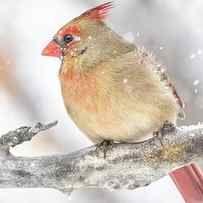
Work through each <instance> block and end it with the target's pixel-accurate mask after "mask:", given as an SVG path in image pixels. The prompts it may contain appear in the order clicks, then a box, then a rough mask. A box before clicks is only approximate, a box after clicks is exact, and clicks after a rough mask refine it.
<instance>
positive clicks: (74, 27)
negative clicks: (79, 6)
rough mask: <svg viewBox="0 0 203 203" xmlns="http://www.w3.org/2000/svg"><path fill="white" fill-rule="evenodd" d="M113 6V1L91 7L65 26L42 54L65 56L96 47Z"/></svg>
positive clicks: (76, 54) (75, 54) (81, 52)
mask: <svg viewBox="0 0 203 203" xmlns="http://www.w3.org/2000/svg"><path fill="white" fill-rule="evenodd" d="M111 8H112V2H108V3H105V4H102V5H99V6H97V7H95V8H93V9H90V10H88V11H86V12H85V13H83V14H82V15H80V16H79V17H77V18H75V19H73V20H72V21H70V22H69V23H67V24H66V25H65V26H63V27H62V28H61V29H60V30H59V31H58V32H57V33H56V34H55V35H54V37H53V40H52V41H51V42H49V44H48V45H47V46H46V47H45V48H44V49H43V51H42V55H45V56H53V57H63V56H66V55H69V56H72V57H74V56H78V55H79V54H83V53H84V52H85V51H86V50H87V49H88V48H89V47H94V45H95V43H96V42H95V40H94V39H95V38H96V36H97V35H99V34H100V33H99V32H100V31H101V30H102V27H103V26H104V23H103V20H104V19H105V17H106V15H107V14H108V12H109V10H110V9H111Z"/></svg>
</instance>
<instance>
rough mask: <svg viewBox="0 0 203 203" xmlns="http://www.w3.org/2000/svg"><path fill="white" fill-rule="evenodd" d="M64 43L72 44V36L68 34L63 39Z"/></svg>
mask: <svg viewBox="0 0 203 203" xmlns="http://www.w3.org/2000/svg"><path fill="white" fill-rule="evenodd" d="M63 40H64V42H66V43H70V42H71V41H73V36H72V35H71V34H67V35H65V36H64V37H63Z"/></svg>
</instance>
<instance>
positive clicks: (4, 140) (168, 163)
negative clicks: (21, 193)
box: [0, 123, 203, 193]
mask: <svg viewBox="0 0 203 203" xmlns="http://www.w3.org/2000/svg"><path fill="white" fill-rule="evenodd" d="M55 124H56V123H51V124H48V125H42V124H40V125H38V124H37V125H36V126H35V127H34V128H30V127H23V128H19V129H17V130H15V131H12V132H9V133H7V134H6V135H3V136H2V137H1V138H0V143H1V145H2V146H16V145H17V144H20V143H22V142H24V141H27V140H30V139H31V138H32V137H33V136H34V135H35V134H37V133H38V132H40V131H42V130H46V129H48V128H50V127H52V126H54V125H55ZM202 132H203V125H202V124H198V125H194V126H185V127H179V128H176V130H175V131H173V132H171V131H166V132H165V135H164V137H163V139H162V143H163V146H162V145H161V143H160V140H159V139H157V138H154V139H151V140H149V141H147V142H144V143H139V144H115V145H114V147H113V148H112V149H109V151H108V152H107V157H106V159H104V158H103V151H102V150H101V151H98V150H95V148H96V147H95V146H92V147H89V148H85V149H82V150H80V151H76V152H74V153H71V154H67V155H54V156H42V157H34V158H27V157H14V156H1V155H0V188H14V187H21V188H35V187H44V188H55V189H57V190H60V191H62V192H66V193H69V192H71V191H72V190H73V189H78V188H84V187H85V188H87V187H94V188H107V189H111V190H112V189H123V188H125V189H135V188H138V187H141V186H145V185H148V184H150V183H151V182H153V181H156V180H158V179H160V178H161V177H163V176H165V175H167V174H168V173H169V172H170V171H171V170H172V169H174V168H176V167H180V166H181V165H183V164H188V163H190V162H191V161H195V162H197V163H201V162H202V159H203V135H202ZM1 150H2V151H3V150H5V149H4V148H2V149H1Z"/></svg>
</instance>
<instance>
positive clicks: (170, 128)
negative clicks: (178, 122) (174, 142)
mask: <svg viewBox="0 0 203 203" xmlns="http://www.w3.org/2000/svg"><path fill="white" fill-rule="evenodd" d="M174 131H175V125H174V124H173V123H171V122H169V121H165V122H164V124H163V126H162V127H161V128H160V129H159V130H158V131H155V132H153V137H155V138H158V140H159V141H160V143H161V146H162V147H164V144H163V137H164V135H165V134H167V133H170V132H174Z"/></svg>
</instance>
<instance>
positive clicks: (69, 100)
mask: <svg viewBox="0 0 203 203" xmlns="http://www.w3.org/2000/svg"><path fill="white" fill-rule="evenodd" d="M113 7H114V6H113V2H107V3H104V4H101V5H98V6H96V7H94V8H92V9H89V10H87V11H85V12H84V13H82V14H81V15H80V16H78V17H76V18H74V19H73V20H71V21H69V22H68V23H67V24H65V25H64V26H63V27H62V28H60V29H59V30H58V31H57V32H56V34H55V35H54V36H53V38H52V40H51V41H50V42H49V43H48V45H47V46H46V47H45V48H44V49H43V51H42V55H44V56H52V57H57V58H59V59H61V66H60V70H59V74H58V77H59V80H60V84H61V93H62V96H63V101H64V106H65V108H66V110H67V112H68V114H69V116H70V117H71V118H72V120H73V121H74V123H75V124H76V125H77V126H78V128H79V129H80V130H81V131H82V132H83V133H84V134H85V135H86V136H87V137H88V138H89V139H90V140H91V141H92V142H94V143H102V142H105V141H107V142H108V141H109V142H111V141H113V142H121V143H122V142H123V143H136V142H143V141H146V140H148V139H150V138H152V137H153V134H154V132H157V131H158V130H159V129H161V128H162V127H163V126H164V124H165V123H167V122H168V123H171V124H174V125H175V124H176V122H177V119H178V118H181V117H183V114H184V111H183V109H184V103H183V101H182V99H181V98H180V96H179V95H178V94H177V91H176V89H175V86H174V85H173V84H172V82H171V80H170V78H169V76H168V73H167V72H166V67H165V66H164V65H162V64H160V63H159V62H158V61H157V60H156V58H155V57H154V56H153V55H152V54H151V53H150V52H149V51H147V50H146V49H145V48H141V47H139V46H137V45H135V44H133V43H130V42H128V41H127V40H126V39H124V38H123V37H122V36H120V35H119V34H118V33H116V32H115V31H113V30H112V29H111V28H110V27H109V26H108V25H107V23H106V22H105V19H106V18H107V16H108V14H109V12H110V10H111V9H112V8H113Z"/></svg>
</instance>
